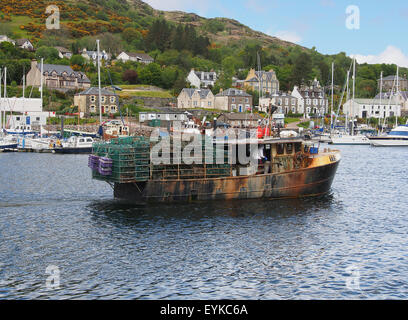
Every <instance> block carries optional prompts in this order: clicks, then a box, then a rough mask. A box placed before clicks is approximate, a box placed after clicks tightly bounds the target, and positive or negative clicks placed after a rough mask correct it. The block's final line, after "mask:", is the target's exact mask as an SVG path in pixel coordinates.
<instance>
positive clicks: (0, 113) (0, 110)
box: [0, 68, 3, 133]
mask: <svg viewBox="0 0 408 320" xmlns="http://www.w3.org/2000/svg"><path fill="white" fill-rule="evenodd" d="M2 106H3V103H2V99H1V68H0V129H3V107H2ZM1 131H2V130H0V133H1Z"/></svg>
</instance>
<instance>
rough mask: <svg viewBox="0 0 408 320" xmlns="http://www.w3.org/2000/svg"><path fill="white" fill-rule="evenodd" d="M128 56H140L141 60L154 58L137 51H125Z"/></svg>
mask: <svg viewBox="0 0 408 320" xmlns="http://www.w3.org/2000/svg"><path fill="white" fill-rule="evenodd" d="M125 53H126V54H127V55H128V56H129V57H134V58H140V59H142V60H151V61H153V60H154V59H153V58H152V57H151V56H149V55H148V54H147V53H138V52H125Z"/></svg>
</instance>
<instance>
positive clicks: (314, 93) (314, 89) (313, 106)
mask: <svg viewBox="0 0 408 320" xmlns="http://www.w3.org/2000/svg"><path fill="white" fill-rule="evenodd" d="M292 96H293V97H295V98H297V99H298V108H297V110H298V111H297V113H303V114H304V115H305V117H310V116H321V115H323V114H325V113H327V112H328V107H329V101H328V99H327V97H326V94H325V92H324V88H323V87H322V86H321V85H320V82H319V81H318V80H317V79H316V78H315V79H314V80H313V82H312V83H311V85H310V86H307V85H301V86H300V88H299V87H298V86H295V87H294V88H293V91H292Z"/></svg>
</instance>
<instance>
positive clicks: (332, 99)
mask: <svg viewBox="0 0 408 320" xmlns="http://www.w3.org/2000/svg"><path fill="white" fill-rule="evenodd" d="M331 89H332V95H331V109H330V128H332V127H333V108H334V62H332V87H331Z"/></svg>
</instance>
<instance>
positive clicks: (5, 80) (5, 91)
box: [3, 67, 7, 129]
mask: <svg viewBox="0 0 408 320" xmlns="http://www.w3.org/2000/svg"><path fill="white" fill-rule="evenodd" d="M3 97H4V105H3V106H4V108H3V111H4V113H3V114H4V118H3V121H4V126H3V128H4V129H5V128H6V124H7V120H6V104H7V101H6V97H7V67H4V94H3Z"/></svg>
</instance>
